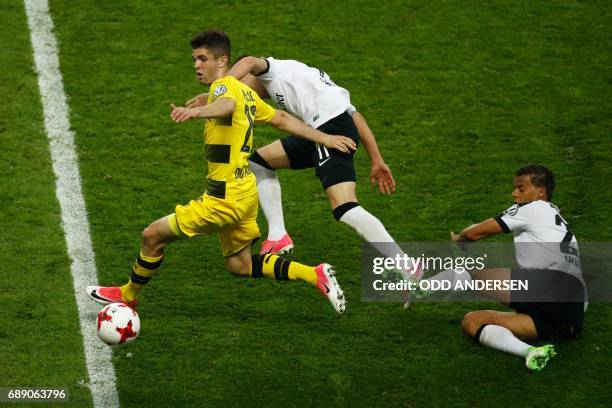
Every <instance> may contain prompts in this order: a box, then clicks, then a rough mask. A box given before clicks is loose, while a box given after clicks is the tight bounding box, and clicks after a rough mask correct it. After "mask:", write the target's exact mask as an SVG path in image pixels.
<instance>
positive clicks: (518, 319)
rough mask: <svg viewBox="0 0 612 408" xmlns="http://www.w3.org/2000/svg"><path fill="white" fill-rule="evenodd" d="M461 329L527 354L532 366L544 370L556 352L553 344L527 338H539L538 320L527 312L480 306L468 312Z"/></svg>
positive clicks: (494, 344)
mask: <svg viewBox="0 0 612 408" xmlns="http://www.w3.org/2000/svg"><path fill="white" fill-rule="evenodd" d="M461 330H462V331H463V332H464V333H465V334H466V335H468V336H470V337H472V338H473V339H474V341H476V342H477V343H480V344H482V345H484V346H487V347H491V348H494V349H496V350H500V351H503V352H506V353H510V354H514V355H516V356H519V357H523V358H525V365H526V366H527V368H528V369H530V370H541V369H542V368H544V367H545V366H546V364H547V363H548V361H549V360H550V359H551V358H552V357H554V356H555V354H556V353H555V350H554V347H553V346H552V345H545V346H542V347H534V346H532V345H531V344H528V343H526V342H525V341H523V340H527V341H530V340H536V339H538V331H537V329H536V324H535V322H534V321H533V319H532V318H531V316H529V315H527V314H524V313H516V312H499V311H495V310H477V311H474V312H470V313H468V314H466V315H465V317H464V318H463V320H462V322H461Z"/></svg>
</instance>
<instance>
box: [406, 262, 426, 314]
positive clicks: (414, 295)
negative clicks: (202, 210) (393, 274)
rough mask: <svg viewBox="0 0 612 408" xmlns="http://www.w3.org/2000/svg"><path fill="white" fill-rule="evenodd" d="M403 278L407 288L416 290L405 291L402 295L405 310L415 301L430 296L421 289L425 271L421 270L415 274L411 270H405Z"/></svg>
mask: <svg viewBox="0 0 612 408" xmlns="http://www.w3.org/2000/svg"><path fill="white" fill-rule="evenodd" d="M401 276H402V279H403V280H404V282H405V283H406V285H407V286H409V287H412V288H414V289H413V290H409V289H405V290H404V291H403V293H402V294H403V300H402V303H403V305H404V309H408V308H409V307H410V302H411V301H412V300H413V299H421V298H424V297H426V296H428V295H429V293H425V292H426V291H422V290H421V289H420V288H419V281H420V280H421V277H422V276H423V271H422V270H421V269H419V270H417V271H416V272H414V273H412V272H411V269H406V270H403V271H401Z"/></svg>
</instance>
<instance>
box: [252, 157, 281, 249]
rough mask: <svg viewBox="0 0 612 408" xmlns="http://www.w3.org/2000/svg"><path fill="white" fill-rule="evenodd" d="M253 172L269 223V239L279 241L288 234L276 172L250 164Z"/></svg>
mask: <svg viewBox="0 0 612 408" xmlns="http://www.w3.org/2000/svg"><path fill="white" fill-rule="evenodd" d="M249 165H250V166H251V170H253V173H254V174H255V177H256V178H257V190H258V191H259V205H260V206H261V208H262V209H263V212H264V215H265V216H266V220H267V221H268V239H269V240H271V241H278V240H279V239H281V238H282V237H283V235H285V234H286V233H287V231H286V230H285V219H284V218H283V201H282V200H281V186H280V183H279V182H278V177H276V172H275V171H272V170H270V169H268V168H265V167H264V166H261V165H259V164H257V163H253V162H252V161H250V162H249Z"/></svg>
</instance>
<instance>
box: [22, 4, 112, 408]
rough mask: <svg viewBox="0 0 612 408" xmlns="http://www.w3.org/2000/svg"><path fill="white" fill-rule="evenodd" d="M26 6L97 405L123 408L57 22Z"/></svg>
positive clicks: (45, 11) (42, 8) (41, 7)
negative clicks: (91, 292)
mask: <svg viewBox="0 0 612 408" xmlns="http://www.w3.org/2000/svg"><path fill="white" fill-rule="evenodd" d="M24 2H25V8H26V13H27V15H28V25H29V27H30V33H31V37H32V47H33V49H34V62H35V66H36V71H37V73H38V86H39V87H40V96H41V99H42V105H43V112H44V117H45V129H46V131H47V136H48V138H49V146H50V150H51V160H52V162H53V171H54V172H55V179H56V195H57V199H58V201H59V203H60V208H61V211H62V227H63V228H64V234H65V235H66V245H67V248H68V256H69V257H70V261H71V266H70V271H71V274H72V280H73V283H74V294H75V297H76V303H77V307H78V309H79V320H80V324H81V334H82V335H83V345H84V346H85V361H86V364H87V371H88V373H89V387H90V389H91V394H92V397H93V405H94V407H100V408H102V407H104V408H107V407H118V406H119V397H118V395H117V389H116V386H115V370H114V368H113V364H112V361H111V358H112V352H111V350H110V348H109V347H107V346H106V345H105V344H104V343H102V342H101V341H100V340H99V339H98V336H97V333H96V324H95V318H96V313H97V312H98V308H99V307H98V306H97V305H96V304H95V303H94V302H92V301H91V300H89V298H88V297H87V294H86V293H85V287H86V286H87V285H97V282H98V277H97V272H96V264H95V257H94V252H93V247H92V244H91V237H90V234H89V221H88V219H87V210H86V208H85V200H84V199H83V194H82V192H81V178H80V175H79V164H78V158H77V155H76V150H75V147H74V134H73V132H72V131H71V130H70V120H69V109H68V103H67V100H66V95H65V93H64V84H63V81H62V74H61V71H60V65H59V59H58V52H57V41H56V39H55V36H54V34H53V22H52V21H51V16H50V15H49V5H48V3H47V0H24Z"/></svg>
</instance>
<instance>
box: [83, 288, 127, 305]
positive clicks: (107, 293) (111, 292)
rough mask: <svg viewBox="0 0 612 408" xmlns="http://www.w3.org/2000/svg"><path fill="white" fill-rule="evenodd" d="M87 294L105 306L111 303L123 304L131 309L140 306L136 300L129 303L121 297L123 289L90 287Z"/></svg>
mask: <svg viewBox="0 0 612 408" xmlns="http://www.w3.org/2000/svg"><path fill="white" fill-rule="evenodd" d="M85 290H86V291H87V294H88V295H89V297H90V298H91V300H93V301H94V302H98V303H100V304H103V305H109V304H111V303H123V304H126V305H128V306H130V307H136V306H138V301H137V300H136V299H134V300H132V301H130V302H127V301H125V300H124V299H123V297H122V296H121V288H120V287H118V286H110V287H104V286H88V287H87V289H85Z"/></svg>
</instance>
